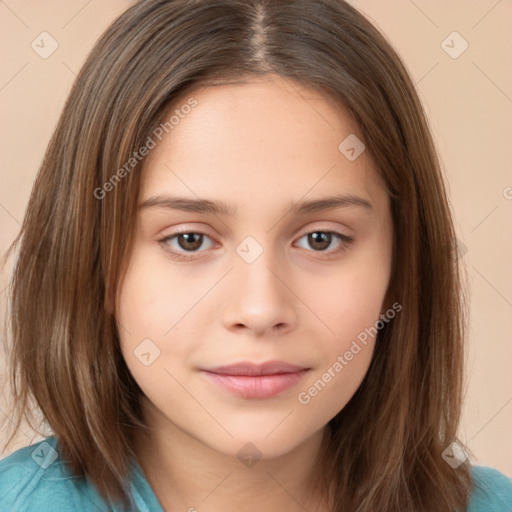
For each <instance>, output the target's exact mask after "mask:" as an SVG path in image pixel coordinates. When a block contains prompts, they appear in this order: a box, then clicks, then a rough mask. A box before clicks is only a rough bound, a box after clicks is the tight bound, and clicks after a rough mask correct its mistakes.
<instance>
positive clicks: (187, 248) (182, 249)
mask: <svg viewBox="0 0 512 512" xmlns="http://www.w3.org/2000/svg"><path fill="white" fill-rule="evenodd" d="M303 239H306V243H307V244H308V245H309V246H310V247H311V248H312V249H313V251H312V252H321V253H327V254H328V255H332V254H337V253H340V252H342V251H344V250H346V249H347V248H348V246H349V245H350V244H351V243H352V242H353V238H351V237H349V236H347V235H343V234H341V233H338V232H336V231H321V230H317V231H312V232H310V233H306V234H305V235H303V236H302V237H301V238H299V241H300V240H303ZM205 240H210V244H206V245H207V247H204V242H205ZM211 242H212V239H211V238H210V237H209V236H208V235H207V234H205V233H201V232H198V231H182V232H178V233H173V234H172V235H169V236H166V237H165V238H163V239H162V240H160V241H159V243H160V244H161V245H162V247H163V248H164V250H165V251H166V252H168V253H169V254H170V255H171V256H172V257H173V258H175V259H177V260H185V259H191V257H192V254H194V253H201V252H204V251H201V250H200V249H201V248H202V249H211V248H212V247H213V245H214V244H213V243H211ZM333 244H334V245H335V247H334V248H333V247H332V246H333ZM299 246H300V245H299Z"/></svg>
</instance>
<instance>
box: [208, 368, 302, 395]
mask: <svg viewBox="0 0 512 512" xmlns="http://www.w3.org/2000/svg"><path fill="white" fill-rule="evenodd" d="M307 372H308V370H301V371H298V372H292V373H279V374H274V375H258V376H255V375H251V376H249V375H225V374H221V373H212V372H207V371H205V372H204V373H205V375H206V377H207V378H208V379H209V380H210V381H211V382H213V383H214V384H216V385H217V386H219V387H221V388H223V389H225V390H227V391H229V392H230V393H233V394H234V395H237V396H241V397H243V398H272V397H274V396H277V395H279V394H280V393H282V392H283V391H286V390H287V389H290V388H291V387H293V386H295V385H296V384H297V383H298V382H299V381H300V380H302V378H303V377H304V375H305V374H306V373H307Z"/></svg>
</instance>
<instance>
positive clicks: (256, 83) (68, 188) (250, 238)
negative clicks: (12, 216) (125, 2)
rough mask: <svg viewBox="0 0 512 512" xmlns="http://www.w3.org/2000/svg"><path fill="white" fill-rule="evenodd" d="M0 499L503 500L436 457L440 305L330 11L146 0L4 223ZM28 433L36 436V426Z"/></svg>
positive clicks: (386, 69) (376, 80) (345, 17)
mask: <svg viewBox="0 0 512 512" xmlns="http://www.w3.org/2000/svg"><path fill="white" fill-rule="evenodd" d="M15 247H16V248H17V250H18V253H17V259H16V265H15V271H14V275H13V280H12V286H11V308H10V317H9V325H10V328H11V329H10V330H11V331H12V332H11V337H12V343H11V346H10V350H11V352H10V354H11V363H12V366H11V370H12V384H13V388H14V398H15V403H14V409H15V424H16V425H18V426H19V424H20V421H21V419H22V418H23V417H24V416H28V418H29V419H30V412H29V411H30V408H31V406H32V405H33V404H34V405H35V406H36V407H37V409H38V410H40V412H41V414H42V416H43V417H44V419H45V421H46V422H47V423H48V425H49V426H50V427H51V430H52V433H53V434H54V435H52V436H50V437H48V438H47V439H46V440H45V441H42V442H40V443H38V444H36V445H33V446H30V447H26V448H23V449H21V450H18V451H17V452H15V453H14V454H12V455H11V456H9V457H7V458H6V459H4V460H3V461H2V462H0V503H1V504H2V507H3V509H5V510H16V511H25V510H27V511H28V510H38V511H50V510H122V509H127V510H147V511H158V510H168V511H171V510H172V511H178V510H183V511H189V512H193V511H201V512H209V511H221V510H222V511H234V510H243V511H261V510H269V511H270V510H271V511H274V510H275V511H277V510H286V511H296V510H297V511H299V510H302V511H303V510H307V511H311V512H314V511H317V512H327V511H329V512H331V511H336V512H341V511H357V512H370V511H371V512H374V511H376V510H382V511H411V512H413V511H414V512H432V511H434V510H435V511H436V512H444V511H446V512H448V511H450V512H453V511H456V510H457V511H464V510H469V511H472V512H474V511H479V510H481V511H483V510H485V511H490V510H491V511H492V510H496V511H498V510H509V509H510V507H512V497H511V495H512V484H511V483H510V481H509V480H508V479H507V478H506V477H505V476H504V475H502V474H501V473H499V472H497V471H496V470H493V469H490V468H482V467H471V465H470V463H469V461H468V459H467V458H466V449H465V448H464V447H463V446H462V444H461V443H460V442H459V441H458V440H457V437H456V436H457V428H458V424H459V416H460V408H461V395H462V392H461V387H462V386H461V382H462V355H463V339H464V322H465V319H464V305H463V303H462V302H461V298H460V297H461V284H460V277H459V269H458V264H457V261H458V260H457V255H456V251H455V250H454V248H455V235H454V229H453V225H452V219H451V213H450V209H449V206H448V201H447V197H446V193H445V188H444V184H443V180H442V176H441V172H440V168H439V162H438V159H437V156H436V152H435V149H434V146H433V143H432V139H431V136H430V134H429V131H428V127H427V123H426V120H425V117H424V114H423V111H422V108H421V105H420V102H419V100H418V96H417V94H416V92H415V90H414V87H413V85H412V82H411V80H410V78H409V76H408V74H407V72H406V70H405V68H404V66H403V65H402V63H401V61H400V59H399V58H398V56H397V55H396V53H395V52H394V51H393V50H392V49H391V47H390V45H389V44H388V43H387V42H386V41H385V39H384V38H383V37H382V36H381V35H380V34H379V33H378V32H377V30H376V29H375V28H374V27H373V26H372V25H371V24H370V23H369V22H368V21H366V19H365V18H364V17H363V16H362V15H361V14H359V13H358V12H357V11H356V10H355V9H354V8H352V7H351V6H350V5H349V4H347V3H345V2H343V1H340V0H320V1H316V2H310V1H306V0H285V1H272V0H245V1H244V0H214V1H211V0H209V1H205V0H194V1H190V0H188V1H185V0H145V1H140V2H138V3H136V4H135V5H133V6H132V7H131V8H129V9H128V10H127V11H126V12H125V13H124V14H123V15H122V16H120V17H119V18H118V19H117V20H116V21H115V22H114V23H113V24H112V25H111V27H110V28H109V29H108V30H107V31H106V33H105V34H104V36H103V37H102V38H101V40H100V41H99V42H98V43H97V45H96V46H95V48H94V50H93V51H92V53H91V54H90V56H89V58H88V60H87V62H86V63H85V65H84V67H83V69H82V71H81V72H80V74H79V76H78V78H77V81H76V84H75V85H74V87H73V90H72V91H71V94H70V96H69V99H68V102H67V104H66V106H65V108H64V111H63V113H62V116H61V119H60V121H59V123H58V126H57V128H56V131H55V134H54V136H53V138H52V140H51V142H50V145H49V148H48V151H47V154H46V157H45V160H44V162H43V164H42V167H41V169H40V172H39V174H38V177H37V180H36V182H35V185H34V189H33V193H32V196H31V198H30V201H29V205H28V208H27V213H26V217H25V220H24V223H23V227H22V230H21V233H20V235H19V237H18V238H17V240H16V241H15V244H13V247H12V248H13V249H14V248H15ZM35 427H37V425H35Z"/></svg>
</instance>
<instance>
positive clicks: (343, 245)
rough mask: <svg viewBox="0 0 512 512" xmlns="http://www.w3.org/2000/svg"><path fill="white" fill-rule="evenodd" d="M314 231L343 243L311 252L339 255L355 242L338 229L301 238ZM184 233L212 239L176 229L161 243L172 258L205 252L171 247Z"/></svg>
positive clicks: (194, 232) (182, 257)
mask: <svg viewBox="0 0 512 512" xmlns="http://www.w3.org/2000/svg"><path fill="white" fill-rule="evenodd" d="M313 233H324V234H330V235H333V236H334V237H335V238H337V239H338V241H340V242H341V245H340V246H339V247H338V248H337V249H334V250H330V251H327V250H323V251H315V250H312V251H311V252H316V253H320V254H323V253H325V254H328V255H329V256H332V255H337V254H340V253H342V252H344V251H346V250H347V249H348V247H349V246H350V245H351V244H352V243H353V242H354V239H353V238H352V237H350V236H347V235H343V234H341V233H338V232H337V231H330V230H321V229H316V230H314V231H308V232H307V233H304V234H303V235H302V236H301V237H300V238H299V240H300V239H302V238H304V237H305V236H308V235H311V234H313ZM184 234H193V235H203V236H205V237H207V238H210V239H211V237H210V236H208V235H207V234H206V233H203V232H201V231H190V230H184V231H176V232H175V233H173V234H172V235H168V236H166V237H165V238H162V239H160V240H159V243H160V245H161V246H162V248H163V249H164V251H166V252H167V253H169V254H170V255H171V257H172V258H174V259H177V260H180V261H183V260H190V259H191V256H190V255H193V254H196V253H198V252H203V251H188V252H187V251H185V252H182V251H176V250H174V249H171V248H170V245H169V241H170V240H172V239H174V238H177V237H178V236H179V235H184ZM201 245H202V243H201ZM329 245H330V244H329ZM192 258H193V256H192Z"/></svg>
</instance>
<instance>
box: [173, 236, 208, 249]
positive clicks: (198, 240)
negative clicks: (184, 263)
mask: <svg viewBox="0 0 512 512" xmlns="http://www.w3.org/2000/svg"><path fill="white" fill-rule="evenodd" d="M202 237H203V235H200V234H198V233H180V235H179V237H178V242H179V245H180V247H181V248H182V249H186V250H189V251H195V250H197V249H199V247H201V244H202V243H203V240H202ZM182 240H185V243H184V244H183V243H181V241H182ZM194 240H195V241H194Z"/></svg>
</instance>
